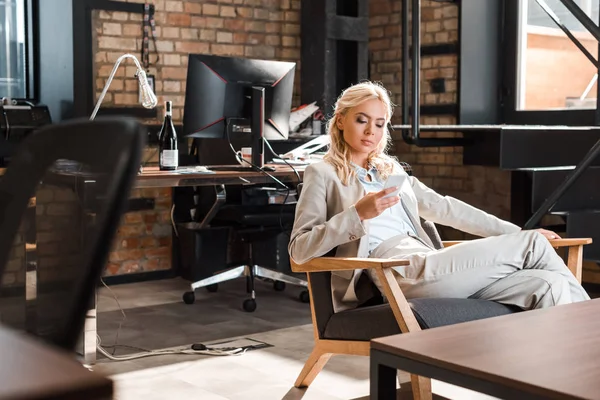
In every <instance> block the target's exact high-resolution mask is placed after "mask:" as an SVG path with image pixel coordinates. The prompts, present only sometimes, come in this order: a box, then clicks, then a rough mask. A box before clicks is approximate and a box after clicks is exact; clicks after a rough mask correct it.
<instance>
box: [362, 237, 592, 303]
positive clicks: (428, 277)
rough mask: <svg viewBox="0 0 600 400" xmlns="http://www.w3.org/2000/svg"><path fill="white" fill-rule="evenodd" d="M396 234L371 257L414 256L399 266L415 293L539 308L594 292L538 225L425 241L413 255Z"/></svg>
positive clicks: (404, 284) (408, 291)
mask: <svg viewBox="0 0 600 400" xmlns="http://www.w3.org/2000/svg"><path fill="white" fill-rule="evenodd" d="M394 240H395V238H391V239H389V240H387V241H385V242H383V243H381V244H380V245H379V246H378V247H377V248H376V249H374V250H373V252H372V253H371V255H370V257H374V258H391V259H407V260H409V261H410V265H409V266H406V267H395V268H394V270H395V272H396V273H397V274H398V283H399V285H400V288H401V289H402V291H403V292H404V295H405V296H406V297H407V298H409V299H410V298H418V297H450V298H475V299H485V300H492V301H497V302H499V303H504V304H512V305H516V306H519V307H522V308H523V309H534V308H544V307H550V306H554V305H559V304H567V303H573V302H577V301H583V300H589V298H590V297H589V296H588V294H587V293H586V292H585V290H584V289H583V287H581V285H580V284H579V282H577V279H575V277H574V276H573V274H572V273H571V271H569V269H568V268H567V266H566V265H565V263H564V262H563V260H562V258H561V257H560V256H559V255H558V254H557V253H556V251H555V250H554V248H553V247H552V246H551V245H550V242H548V240H547V239H546V238H545V237H544V236H543V235H542V234H541V233H539V232H536V231H520V232H517V233H512V234H506V235H501V236H493V237H488V238H485V239H477V240H471V241H467V242H465V243H461V244H458V245H455V246H451V247H448V248H445V249H442V250H430V249H427V248H426V247H424V251H423V252H418V253H412V254H409V255H407V254H402V251H401V247H402V246H400V245H399V244H398V246H395V245H396V243H394ZM396 240H397V239H396ZM403 240H416V239H412V238H406V237H404V239H403ZM370 276H371V278H372V279H373V278H375V276H373V274H370ZM373 280H374V282H375V284H376V285H377V286H379V287H380V284H379V282H378V280H377V279H376V278H375V279H373Z"/></svg>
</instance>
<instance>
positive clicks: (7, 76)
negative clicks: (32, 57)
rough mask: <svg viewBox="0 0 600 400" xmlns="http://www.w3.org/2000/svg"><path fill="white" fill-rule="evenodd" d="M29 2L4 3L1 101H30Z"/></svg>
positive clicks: (0, 13)
mask: <svg viewBox="0 0 600 400" xmlns="http://www.w3.org/2000/svg"><path fill="white" fill-rule="evenodd" d="M25 16H26V13H25V0H0V55H1V57H0V97H10V98H26V97H27V68H26V66H27V64H26V62H27V60H26V54H27V53H26V47H27V46H26V18H25Z"/></svg>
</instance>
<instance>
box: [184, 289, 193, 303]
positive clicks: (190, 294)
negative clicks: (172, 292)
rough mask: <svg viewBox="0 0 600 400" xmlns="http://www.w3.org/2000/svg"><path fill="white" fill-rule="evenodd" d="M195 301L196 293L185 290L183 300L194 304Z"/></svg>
mask: <svg viewBox="0 0 600 400" xmlns="http://www.w3.org/2000/svg"><path fill="white" fill-rule="evenodd" d="M195 301H196V295H195V294H194V292H185V293H184V294H183V302H184V303H185V304H194V302H195Z"/></svg>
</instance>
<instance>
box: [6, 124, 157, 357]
mask: <svg viewBox="0 0 600 400" xmlns="http://www.w3.org/2000/svg"><path fill="white" fill-rule="evenodd" d="M145 141H146V133H145V130H144V129H143V126H142V125H141V124H139V123H138V122H136V121H135V120H134V119H129V118H98V119H96V120H95V121H93V122H91V121H89V120H73V121H69V122H65V123H61V124H56V125H50V126H47V127H45V128H43V129H41V130H39V131H37V132H34V133H32V134H31V135H30V136H28V137H27V138H26V139H25V140H24V141H23V142H22V144H21V145H20V147H19V149H18V150H17V153H16V154H15V155H14V156H12V157H11V160H10V164H9V166H8V168H7V169H6V171H5V173H4V174H3V176H2V177H0V271H2V273H3V275H4V276H6V274H8V273H14V274H16V275H17V278H16V280H14V282H15V284H16V283H22V282H25V281H27V280H28V279H29V277H30V276H31V274H32V273H33V277H34V278H33V279H32V281H31V282H28V284H29V283H31V285H33V287H31V288H29V287H28V288H27V292H28V293H29V291H30V289H32V290H33V292H34V294H33V295H32V296H31V297H30V296H29V294H28V295H27V304H26V305H25V307H24V308H26V310H27V311H26V318H27V321H25V325H26V326H25V329H26V330H27V331H28V332H29V333H30V334H33V335H35V336H38V337H41V338H42V339H44V340H45V341H47V342H48V343H50V344H53V345H55V346H57V347H60V348H63V349H66V350H68V351H73V350H74V349H75V346H76V345H77V343H78V341H79V339H80V337H81V333H82V329H83V327H84V323H85V319H86V314H87V311H88V309H89V308H90V305H92V306H93V305H94V304H95V293H96V287H97V286H98V283H99V282H100V278H101V276H102V273H103V271H104V268H105V266H106V262H107V259H108V254H109V251H110V249H111V247H112V246H113V239H114V237H115V233H116V231H117V228H118V226H119V223H120V219H121V216H122V214H123V212H124V211H125V210H126V207H127V204H128V198H129V194H130V191H131V188H132V186H133V183H134V180H135V179H136V175H137V173H138V171H139V167H140V162H141V155H142V151H143V147H144V144H145ZM32 205H33V207H36V213H34V214H35V215H36V217H35V219H36V220H35V223H34V224H33V225H31V226H33V229H34V232H33V233H34V234H33V235H28V236H29V237H32V238H33V239H34V240H36V241H35V242H33V243H29V242H28V243H25V239H24V238H25V236H26V235H24V234H23V232H22V222H23V217H24V215H25V213H26V210H27V209H28V207H31V206H32ZM42 239H43V240H42ZM29 240H32V239H29ZM24 247H26V248H27V252H25V251H24V250H22V248H24ZM25 266H27V267H25ZM24 275H26V276H24ZM3 285H4V282H3ZM2 289H10V288H7V287H6V286H4V287H2ZM17 292H18V293H19V296H21V295H22V297H23V303H25V301H24V300H25V299H24V298H25V294H24V293H22V291H17ZM0 293H6V291H5V290H3V291H0ZM7 300H11V299H7V298H6V297H5V296H4V295H3V294H0V307H3V306H4V305H5V304H6V301H7ZM12 300H14V299H12ZM3 303H4V304H3ZM13 303H14V302H13ZM12 310H13V311H15V313H17V312H18V313H20V312H21V308H20V307H17V308H15V307H13V308H12ZM22 311H25V310H22ZM2 317H3V323H5V321H4V317H6V315H5V314H4V313H3V314H2ZM94 318H95V317H94ZM94 322H95V321H94ZM8 325H9V326H10V325H11V324H10V323H9V324H8ZM15 328H22V327H19V326H16V327H15ZM93 336H94V337H93V338H92V339H93V343H92V345H93V351H94V352H95V348H96V347H95V346H96V343H95V342H96V337H95V334H94V335H93Z"/></svg>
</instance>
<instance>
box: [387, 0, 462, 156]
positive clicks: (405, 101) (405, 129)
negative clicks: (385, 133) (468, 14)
mask: <svg viewBox="0 0 600 400" xmlns="http://www.w3.org/2000/svg"><path fill="white" fill-rule="evenodd" d="M409 3H410V4H411V7H410V8H411V10H410V13H411V17H412V21H413V23H412V37H411V39H412V45H411V46H410V47H409V45H408V36H409V33H408V27H409V25H410V22H409V18H408V15H409V14H408V8H409ZM414 21H418V23H414ZM459 29H460V28H459ZM401 43H402V44H401V45H402V125H396V126H393V128H394V129H400V130H401V132H402V139H404V141H405V142H406V143H408V144H414V145H416V146H419V147H440V146H464V145H465V144H467V143H468V142H469V141H468V140H466V139H464V138H455V137H448V138H422V137H420V132H421V131H422V130H429V131H442V130H440V129H436V128H435V127H432V126H430V127H427V128H425V129H423V128H422V127H421V121H420V118H421V101H420V96H421V0H412V1H409V0H402V32H401ZM411 50H412V51H411ZM411 53H412V56H413V57H412V58H411V57H410V55H411ZM409 59H410V60H411V66H412V80H410V79H409V78H410V74H409V68H408V60H409ZM459 79H460V78H459ZM409 82H410V83H411V85H412V92H411V93H410V95H412V96H409V90H408V85H409ZM409 97H412V101H411V102H409ZM411 104H412V107H411ZM409 115H410V116H412V124H410V119H409Z"/></svg>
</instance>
